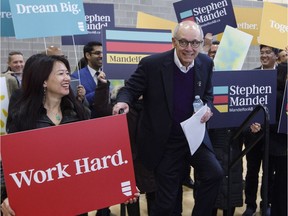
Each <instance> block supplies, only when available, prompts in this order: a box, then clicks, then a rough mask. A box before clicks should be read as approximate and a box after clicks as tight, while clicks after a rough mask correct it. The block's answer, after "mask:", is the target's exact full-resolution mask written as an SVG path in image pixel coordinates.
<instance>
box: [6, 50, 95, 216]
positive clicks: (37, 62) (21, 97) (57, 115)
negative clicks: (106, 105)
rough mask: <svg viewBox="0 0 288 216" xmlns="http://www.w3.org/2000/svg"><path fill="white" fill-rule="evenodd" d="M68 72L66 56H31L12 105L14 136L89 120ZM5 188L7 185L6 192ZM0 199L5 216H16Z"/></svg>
mask: <svg viewBox="0 0 288 216" xmlns="http://www.w3.org/2000/svg"><path fill="white" fill-rule="evenodd" d="M69 73H70V65H69V62H68V60H67V59H66V58H64V57H61V56H47V55H43V54H36V55H33V56H31V57H30V58H29V59H28V60H27V62H26V64H25V66H24V69H23V80H22V87H21V89H19V91H17V92H15V93H14V98H15V97H16V94H17V95H18V96H17V97H18V99H17V100H16V102H14V103H10V104H9V109H8V119H7V132H8V133H14V132H19V131H26V130H31V129H36V128H44V127H50V126H56V125H60V124H67V123H72V122H76V121H81V120H86V119H89V117H90V116H89V114H90V113H89V112H88V111H86V110H85V108H84V107H83V105H82V103H81V102H80V101H78V100H77V99H76V98H75V96H74V94H73V92H72V91H71V89H70V75H69ZM11 100H12V97H11V99H10V101H11ZM14 100H15V99H14ZM20 107H21V108H20ZM19 108H20V109H19ZM2 177H3V172H1V178H2ZM5 188H6V187H5V184H4V186H3V190H5ZM5 191H6V190H5ZM4 194H6V193H4ZM5 198H6V199H5ZM1 199H5V200H4V203H3V204H2V205H1V207H2V209H1V210H2V212H3V213H4V215H13V210H12V209H11V208H10V206H9V202H8V198H7V197H6V196H5V197H1Z"/></svg>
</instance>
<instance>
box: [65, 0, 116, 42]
mask: <svg viewBox="0 0 288 216" xmlns="http://www.w3.org/2000/svg"><path fill="white" fill-rule="evenodd" d="M84 11H85V20H86V26H87V31H88V34H85V35H74V42H73V38H72V37H71V36H62V37H61V39H62V45H74V44H75V45H85V44H87V43H88V42H90V41H99V42H101V41H102V38H101V29H102V28H107V27H114V26H115V21H114V5H113V4H91V3H84Z"/></svg>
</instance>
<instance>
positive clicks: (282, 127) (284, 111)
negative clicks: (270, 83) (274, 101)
mask: <svg viewBox="0 0 288 216" xmlns="http://www.w3.org/2000/svg"><path fill="white" fill-rule="evenodd" d="M287 85H288V81H286V85H285V90H284V97H283V101H282V107H281V113H280V119H279V125H278V133H284V134H287V132H288V131H287V115H288V103H287V97H288V88H287Z"/></svg>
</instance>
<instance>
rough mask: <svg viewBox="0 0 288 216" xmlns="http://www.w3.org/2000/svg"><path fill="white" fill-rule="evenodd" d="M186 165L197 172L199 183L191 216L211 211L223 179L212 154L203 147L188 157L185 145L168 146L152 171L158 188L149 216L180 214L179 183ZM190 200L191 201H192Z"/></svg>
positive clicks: (188, 153) (171, 144) (173, 144)
mask: <svg viewBox="0 0 288 216" xmlns="http://www.w3.org/2000/svg"><path fill="white" fill-rule="evenodd" d="M187 163H190V165H191V166H192V167H193V168H194V171H197V173H198V175H197V177H198V178H199V181H200V182H201V183H200V184H199V187H198V190H197V191H198V192H197V194H196V195H195V205H194V209H193V213H192V215H193V216H207V215H211V214H212V209H213V207H214V203H215V200H216V197H217V194H218V189H219V186H220V183H221V181H222V177H223V170H222V168H221V166H220V164H219V162H218V160H217V159H216V157H215V154H214V153H213V152H212V151H211V150H209V149H208V148H207V147H206V146H205V145H204V144H202V145H201V146H200V147H199V149H198V150H197V151H196V152H195V154H194V155H193V156H191V155H190V151H189V147H188V144H187V142H186V140H185V141H183V142H182V143H179V142H175V143H169V144H168V148H167V149H166V151H165V153H164V155H163V157H162V159H161V161H160V164H159V166H158V167H157V168H156V170H155V180H156V184H157V191H156V200H155V207H154V208H153V209H152V214H151V215H152V216H169V215H170V216H180V215H181V213H182V181H183V178H184V177H185V175H184V173H185V172H184V170H185V166H187ZM191 199H192V197H191Z"/></svg>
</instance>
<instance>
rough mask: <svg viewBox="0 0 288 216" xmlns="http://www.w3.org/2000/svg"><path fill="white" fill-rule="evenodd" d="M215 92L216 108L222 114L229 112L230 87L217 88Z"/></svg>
mask: <svg viewBox="0 0 288 216" xmlns="http://www.w3.org/2000/svg"><path fill="white" fill-rule="evenodd" d="M213 91H214V104H215V105H214V107H215V108H216V109H217V110H218V111H219V112H220V113H225V112H228V86H215V87H214V88H213Z"/></svg>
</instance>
